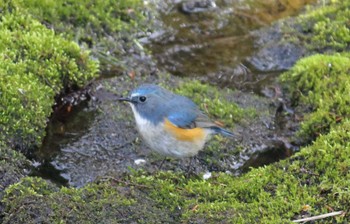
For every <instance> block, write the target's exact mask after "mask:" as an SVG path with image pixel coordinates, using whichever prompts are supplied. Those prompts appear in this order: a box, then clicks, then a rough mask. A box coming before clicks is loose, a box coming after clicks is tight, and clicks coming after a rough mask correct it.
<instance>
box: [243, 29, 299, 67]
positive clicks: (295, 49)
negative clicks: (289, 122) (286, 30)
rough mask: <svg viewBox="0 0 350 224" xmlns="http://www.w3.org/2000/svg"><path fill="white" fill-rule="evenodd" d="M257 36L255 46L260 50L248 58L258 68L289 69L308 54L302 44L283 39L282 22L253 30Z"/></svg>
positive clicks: (253, 33)
mask: <svg viewBox="0 0 350 224" xmlns="http://www.w3.org/2000/svg"><path fill="white" fill-rule="evenodd" d="M252 35H253V36H255V38H257V40H256V42H255V47H256V48H258V49H259V50H258V52H257V53H255V54H254V55H253V56H251V57H248V58H247V62H248V63H250V64H251V65H252V66H253V67H254V68H255V69H256V70H259V71H262V72H271V71H281V70H287V69H289V68H290V67H292V66H293V65H294V63H295V62H296V61H297V60H298V59H299V58H301V57H303V56H304V55H305V54H306V49H305V48H303V47H302V46H300V45H296V44H293V43H291V42H284V41H283V34H282V30H281V24H279V23H278V24H276V25H274V26H272V27H269V28H263V29H260V30H257V31H254V32H252Z"/></svg>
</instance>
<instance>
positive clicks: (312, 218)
mask: <svg viewBox="0 0 350 224" xmlns="http://www.w3.org/2000/svg"><path fill="white" fill-rule="evenodd" d="M343 213H344V212H343V211H338V212H331V213H326V214H323V215H316V216H312V217H308V218H303V219H297V220H293V221H292V222H307V221H313V220H317V219H324V218H327V217H332V216H337V215H341V214H343Z"/></svg>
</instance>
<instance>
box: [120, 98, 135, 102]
mask: <svg viewBox="0 0 350 224" xmlns="http://www.w3.org/2000/svg"><path fill="white" fill-rule="evenodd" d="M117 100H118V101H126V102H129V103H134V101H133V100H132V99H130V98H118V99H117Z"/></svg>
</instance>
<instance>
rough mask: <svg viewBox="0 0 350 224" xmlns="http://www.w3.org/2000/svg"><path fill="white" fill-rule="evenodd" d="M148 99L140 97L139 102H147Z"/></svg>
mask: <svg viewBox="0 0 350 224" xmlns="http://www.w3.org/2000/svg"><path fill="white" fill-rule="evenodd" d="M146 99H147V98H146V97H145V96H140V97H139V100H140V101H141V102H145V101H146Z"/></svg>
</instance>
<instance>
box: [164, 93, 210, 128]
mask: <svg viewBox="0 0 350 224" xmlns="http://www.w3.org/2000/svg"><path fill="white" fill-rule="evenodd" d="M169 105H172V108H171V110H168V111H170V112H169V114H168V115H167V119H168V120H169V121H170V122H171V123H173V124H174V125H176V126H177V127H180V128H187V129H191V128H196V127H202V128H205V127H207V128H208V127H213V126H216V125H215V124H214V123H213V122H211V121H210V119H209V118H208V116H207V115H205V114H204V113H203V112H201V111H200V110H199V109H198V107H197V106H196V105H195V104H194V103H193V102H192V101H191V100H189V99H188V98H185V97H184V98H182V99H181V100H179V99H177V103H175V104H174V103H172V104H169Z"/></svg>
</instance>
